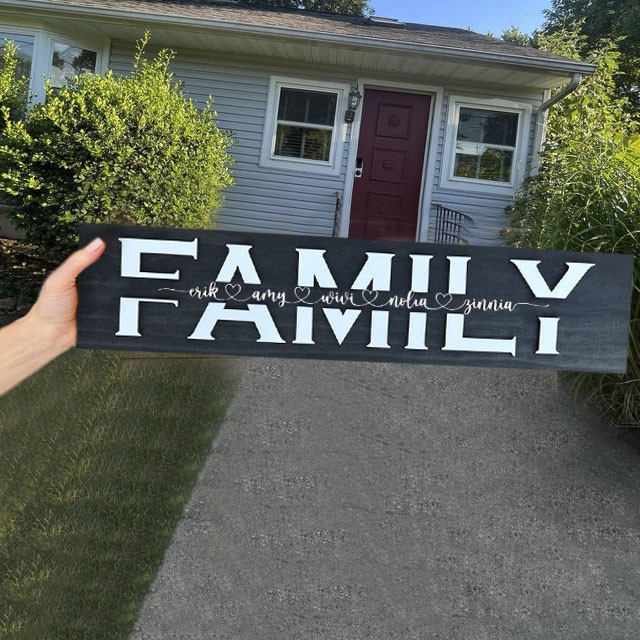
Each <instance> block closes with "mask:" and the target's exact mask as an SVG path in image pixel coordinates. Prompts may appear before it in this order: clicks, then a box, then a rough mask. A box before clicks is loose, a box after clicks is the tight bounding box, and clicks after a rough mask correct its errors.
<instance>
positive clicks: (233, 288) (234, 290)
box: [224, 283, 242, 300]
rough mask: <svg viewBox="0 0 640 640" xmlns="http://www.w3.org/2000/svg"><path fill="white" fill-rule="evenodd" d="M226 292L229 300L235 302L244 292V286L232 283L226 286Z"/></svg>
mask: <svg viewBox="0 0 640 640" xmlns="http://www.w3.org/2000/svg"><path fill="white" fill-rule="evenodd" d="M224 290H225V293H226V294H227V295H228V296H229V298H230V299H231V300H235V299H236V296H237V295H238V294H239V293H240V291H241V290H242V285H240V284H231V283H229V284H225V285H224Z"/></svg>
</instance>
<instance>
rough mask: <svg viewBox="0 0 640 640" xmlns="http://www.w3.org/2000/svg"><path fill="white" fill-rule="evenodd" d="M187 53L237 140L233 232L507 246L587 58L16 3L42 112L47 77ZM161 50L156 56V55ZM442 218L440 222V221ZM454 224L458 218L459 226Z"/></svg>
mask: <svg viewBox="0 0 640 640" xmlns="http://www.w3.org/2000/svg"><path fill="white" fill-rule="evenodd" d="M147 30H148V31H150V33H151V42H152V44H153V45H154V47H168V48H171V49H173V50H175V51H176V52H177V57H176V60H175V61H174V63H173V66H172V69H173V71H174V74H175V77H176V79H177V80H179V81H181V82H182V83H183V85H184V90H185V92H186V93H187V94H188V95H189V96H190V97H191V98H192V99H193V100H194V102H195V103H196V104H200V105H204V104H205V103H206V102H207V100H208V98H209V96H212V97H213V99H214V108H215V110H216V112H217V114H218V125H219V126H220V128H222V129H225V130H228V131H231V132H232V133H233V136H234V138H235V141H236V145H235V147H234V148H233V151H232V153H233V155H234V157H235V160H236V163H235V165H234V167H233V175H234V179H235V183H236V184H235V185H234V186H233V187H231V188H229V189H227V190H226V191H225V203H224V207H223V209H222V210H221V211H220V212H219V214H218V217H217V225H218V227H220V228H223V229H229V230H241V231H258V232H260V231H263V232H279V233H298V234H310V235H325V236H331V235H335V236H339V237H358V238H369V239H383V240H384V239H393V240H395V239H402V240H418V241H428V240H433V239H434V238H435V234H436V231H435V227H436V222H437V218H438V215H440V216H441V215H443V212H444V214H445V215H449V216H452V215H453V214H454V213H455V212H458V213H459V214H460V215H459V216H458V218H457V219H456V220H457V221H458V224H459V225H460V226H459V227H455V233H454V234H453V235H454V236H455V238H454V239H459V238H461V237H464V239H465V240H466V241H468V242H470V243H472V244H485V245H493V244H498V243H499V242H500V236H499V234H500V230H501V229H503V228H504V227H505V226H507V224H508V221H507V218H506V215H505V208H506V207H507V206H509V205H510V204H511V203H512V202H513V199H514V196H515V193H516V191H517V189H518V187H519V186H520V184H521V182H522V180H523V179H524V178H525V177H526V176H527V175H528V174H529V173H530V172H532V171H535V167H536V163H537V158H538V153H539V150H540V146H541V143H542V141H543V137H544V125H545V119H546V113H547V109H548V106H549V97H550V92H551V90H552V89H555V88H558V87H568V88H567V90H570V89H572V88H574V87H575V86H577V84H578V83H579V81H580V78H581V76H582V75H584V74H589V73H592V72H593V67H592V66H591V65H588V64H586V63H582V62H579V61H575V60H569V59H565V58H562V57H559V56H555V55H552V54H548V53H544V52H541V51H538V50H535V49H530V48H525V47H520V46H518V45H514V44H512V43H508V42H503V41H501V40H497V39H494V38H490V37H488V36H483V35H479V34H476V33H473V32H471V31H465V30H461V29H451V28H444V27H434V26H428V25H416V24H402V23H399V22H397V21H394V20H391V19H384V18H375V17H374V18H372V19H366V18H357V17H352V16H335V15H331V14H323V13H312V12H302V11H291V10H281V9H266V8H256V7H253V6H246V5H244V6H243V5H240V4H237V3H233V2H217V1H215V0H192V1H191V2H188V1H182V0H170V1H163V0H0V41H1V40H3V39H8V38H10V39H12V40H14V41H15V42H16V43H17V44H18V45H19V46H20V50H21V55H22V57H23V69H24V71H25V73H28V74H29V75H30V77H31V93H32V95H33V99H34V100H36V101H37V100H41V99H42V95H43V88H44V78H50V79H51V82H52V83H53V84H54V85H58V86H60V85H63V84H65V83H66V82H68V81H69V79H70V78H72V77H73V76H74V75H75V74H76V73H79V72H84V71H89V72H98V73H99V72H103V71H105V70H106V69H107V68H111V69H113V70H114V71H115V72H117V73H123V74H126V73H128V72H129V71H130V69H131V63H132V60H133V54H134V51H135V43H136V41H137V40H138V39H139V38H140V37H141V36H142V34H143V33H144V32H145V31H147ZM150 53H153V51H152V50H150ZM436 214H438V215H436ZM449 219H450V220H452V219H453V218H451V217H450V218H449Z"/></svg>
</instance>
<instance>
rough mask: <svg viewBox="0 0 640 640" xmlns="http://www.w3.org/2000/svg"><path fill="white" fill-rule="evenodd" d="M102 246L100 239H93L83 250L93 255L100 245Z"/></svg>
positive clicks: (102, 242)
mask: <svg viewBox="0 0 640 640" xmlns="http://www.w3.org/2000/svg"><path fill="white" fill-rule="evenodd" d="M103 244H104V241H103V240H102V238H94V239H93V240H92V241H91V242H90V243H89V244H88V245H87V246H86V247H85V248H84V250H85V251H86V252H87V253H93V252H94V251H97V250H98V249H99V248H100V247H101V246H102V245H103Z"/></svg>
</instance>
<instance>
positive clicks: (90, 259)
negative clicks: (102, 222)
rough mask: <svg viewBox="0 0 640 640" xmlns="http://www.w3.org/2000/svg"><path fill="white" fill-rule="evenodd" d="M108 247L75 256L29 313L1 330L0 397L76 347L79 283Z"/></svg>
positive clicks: (96, 243)
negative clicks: (80, 277) (83, 274)
mask: <svg viewBox="0 0 640 640" xmlns="http://www.w3.org/2000/svg"><path fill="white" fill-rule="evenodd" d="M105 247H106V245H105V243H104V241H103V240H101V239H100V238H96V239H95V240H93V241H91V242H90V243H89V244H88V245H87V246H86V247H84V248H83V249H79V250H78V251H76V252H75V253H72V254H71V255H70V256H69V257H68V258H67V259H66V260H65V261H64V262H63V263H62V264H61V265H60V266H59V267H58V268H57V269H56V270H55V271H53V272H52V273H51V274H50V275H49V277H48V278H47V280H46V281H45V283H44V285H43V287H42V290H41V291H40V295H39V296H38V299H37V301H36V303H35V304H34V305H33V307H32V308H31V310H30V311H29V313H28V314H27V315H26V316H24V317H23V318H20V319H19V320H16V321H15V322H14V323H12V324H10V325H8V326H6V327H4V328H2V329H0V394H3V393H4V392H5V391H8V390H9V389H11V388H12V387H14V386H15V385H16V384H18V383H19V382H21V381H22V380H24V379H25V378H26V377H27V376H30V375H31V374H32V373H35V372H36V371H37V370H38V369H40V367H42V366H44V365H45V364H47V363H48V362H49V361H51V360H53V359H54V358H55V357H56V356H58V355H60V354H61V353H63V352H64V351H66V350H67V349H69V348H71V347H73V346H74V345H75V344H76V338H77V335H78V328H77V322H76V313H77V311H78V289H77V286H76V280H77V278H78V276H79V275H80V273H82V271H84V269H86V268H87V267H89V266H90V265H92V264H93V263H94V262H95V261H96V260H97V259H98V258H99V257H100V256H101V255H102V254H103V252H104V250H105Z"/></svg>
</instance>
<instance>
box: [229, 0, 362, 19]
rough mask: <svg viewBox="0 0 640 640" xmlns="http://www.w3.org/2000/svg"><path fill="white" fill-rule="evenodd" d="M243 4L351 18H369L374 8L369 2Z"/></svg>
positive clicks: (253, 0)
mask: <svg viewBox="0 0 640 640" xmlns="http://www.w3.org/2000/svg"><path fill="white" fill-rule="evenodd" d="M239 2H241V3H242V4H254V5H262V6H265V7H281V8H283V9H306V10H307V11H324V12H326V13H338V14H345V15H350V16H369V15H372V14H373V7H372V6H371V5H370V4H369V2H368V0H239Z"/></svg>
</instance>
